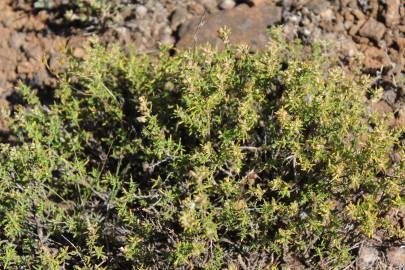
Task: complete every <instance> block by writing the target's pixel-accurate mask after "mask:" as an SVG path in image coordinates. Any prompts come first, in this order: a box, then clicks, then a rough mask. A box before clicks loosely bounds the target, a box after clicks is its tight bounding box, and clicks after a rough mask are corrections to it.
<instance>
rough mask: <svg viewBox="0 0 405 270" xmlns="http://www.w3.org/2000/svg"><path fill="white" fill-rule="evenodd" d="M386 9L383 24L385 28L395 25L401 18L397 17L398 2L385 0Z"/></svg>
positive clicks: (396, 0) (397, 0)
mask: <svg viewBox="0 0 405 270" xmlns="http://www.w3.org/2000/svg"><path fill="white" fill-rule="evenodd" d="M385 3H386V5H387V8H386V10H385V15H384V18H385V23H386V24H387V26H392V25H396V24H398V23H399V20H400V18H401V16H400V15H399V7H400V0H385Z"/></svg>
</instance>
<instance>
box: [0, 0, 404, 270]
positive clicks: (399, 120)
mask: <svg viewBox="0 0 405 270" xmlns="http://www.w3.org/2000/svg"><path fill="white" fill-rule="evenodd" d="M54 1H56V0H54ZM60 1H62V2H63V1H65V0H59V2H60ZM35 2H36V1H31V2H30V1H24V0H2V1H0V10H1V11H0V37H1V39H0V107H8V106H9V104H13V102H15V95H14V94H13V92H14V89H15V87H16V86H17V85H18V82H19V81H23V82H24V83H27V84H28V85H30V86H31V87H33V88H35V89H38V90H39V93H40V95H41V97H42V98H43V99H44V100H45V101H46V100H47V99H49V97H50V96H51V95H52V89H53V88H54V87H55V85H56V79H57V74H58V72H60V71H62V70H63V57H62V55H63V53H64V52H66V51H67V52H69V53H71V54H73V55H74V56H75V57H78V58H80V57H83V55H84V53H85V51H84V47H85V46H86V44H87V43H88V39H89V37H91V36H92V35H98V36H99V37H100V38H101V39H102V40H103V41H104V42H105V43H106V44H111V43H115V42H119V43H121V44H122V45H123V46H125V47H127V48H135V49H136V50H137V51H140V52H145V53H151V54H153V53H156V52H157V49H158V46H159V43H164V44H170V45H174V46H175V47H177V48H179V49H182V48H190V47H194V46H196V45H198V44H202V43H205V42H210V43H212V44H215V45H217V46H219V47H220V46H222V45H223V44H222V41H221V40H220V39H219V38H218V36H217V30H218V29H219V28H220V27H222V26H224V25H227V26H229V27H230V29H231V36H230V40H231V42H233V43H246V44H249V45H250V47H251V48H252V49H254V50H255V49H259V50H260V49H262V48H263V47H264V46H265V44H266V42H267V34H266V29H267V28H268V27H269V26H272V25H284V31H285V34H286V35H287V36H288V37H289V38H290V39H294V38H300V39H301V40H302V41H303V43H304V44H311V43H312V42H314V41H315V40H324V41H327V42H328V43H330V44H331V45H332V46H333V47H334V50H333V52H334V55H333V57H335V58H336V59H337V61H339V62H340V63H341V65H342V66H345V67H347V68H348V69H349V70H350V69H352V68H353V65H362V71H363V72H364V73H367V74H370V75H371V76H372V77H373V80H374V84H375V85H376V86H381V87H382V88H383V89H384V94H383V96H382V99H381V100H380V101H379V102H378V103H377V104H375V105H374V106H373V109H374V110H377V111H379V112H381V113H387V112H393V113H394V115H395V119H393V120H392V123H391V124H392V125H393V126H405V102H404V101H405V90H404V84H405V59H404V58H405V5H404V2H403V1H402V2H401V0H334V1H328V0H250V1H234V0H159V1H157V0H132V1H131V0H115V2H117V8H115V9H113V11H114V12H113V13H112V15H113V16H111V18H112V23H111V24H109V25H106V26H105V27H104V28H102V29H100V28H98V27H95V25H94V24H90V25H87V26H85V27H83V26H78V25H77V24H69V25H66V24H64V22H65V21H64V17H63V15H66V14H61V13H60V12H59V11H58V9H41V8H38V9H34V8H33V7H34V5H33V4H35ZM65 2H66V1H65ZM65 17H66V16H65ZM331 57H332V56H331ZM358 59H360V60H358ZM0 135H2V136H1V137H2V138H6V137H7V125H6V123H5V122H4V121H3V120H2V118H1V115H0ZM397 214H399V215H402V216H403V217H404V221H403V222H404V224H405V212H404V213H397ZM286 263H287V264H291V265H294V263H297V262H294V261H291V260H290V261H289V260H287V259H286ZM404 263H405V248H401V247H400V246H392V245H391V246H390V245H388V246H387V245H386V243H383V240H381V239H380V240H378V239H377V240H376V241H375V242H373V243H364V245H363V246H362V247H360V248H358V260H357V262H356V264H355V265H353V267H360V268H362V269H368V268H369V267H371V265H374V267H377V266H378V267H380V266H381V267H382V268H383V266H384V265H386V264H390V265H392V266H396V267H400V265H401V264H404Z"/></svg>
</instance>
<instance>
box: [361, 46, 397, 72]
mask: <svg viewBox="0 0 405 270" xmlns="http://www.w3.org/2000/svg"><path fill="white" fill-rule="evenodd" d="M364 55H365V56H366V57H365V58H364V66H365V68H366V69H368V70H370V71H373V70H374V71H375V70H380V69H381V68H382V67H386V66H389V65H390V64H391V60H390V59H389V57H388V56H387V54H386V53H385V52H384V51H383V50H382V49H378V48H376V47H368V46H367V49H366V50H365V51H364Z"/></svg>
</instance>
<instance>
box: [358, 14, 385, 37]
mask: <svg viewBox="0 0 405 270" xmlns="http://www.w3.org/2000/svg"><path fill="white" fill-rule="evenodd" d="M384 33H385V26H384V24H382V23H380V22H378V21H376V20H375V19H373V18H369V19H368V20H367V21H366V22H365V23H364V25H363V26H362V27H361V28H360V31H359V34H360V36H363V37H367V38H369V39H372V40H374V41H375V42H379V41H380V40H381V39H382V37H383V36H384Z"/></svg>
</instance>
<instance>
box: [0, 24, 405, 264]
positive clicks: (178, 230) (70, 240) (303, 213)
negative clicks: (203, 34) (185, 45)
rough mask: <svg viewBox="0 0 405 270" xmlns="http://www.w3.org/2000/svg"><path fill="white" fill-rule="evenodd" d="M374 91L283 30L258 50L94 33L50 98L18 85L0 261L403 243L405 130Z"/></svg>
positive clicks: (4, 154) (326, 257)
mask: <svg viewBox="0 0 405 270" xmlns="http://www.w3.org/2000/svg"><path fill="white" fill-rule="evenodd" d="M222 34H223V38H224V40H225V42H226V41H227V39H226V38H227V33H226V31H223V32H222ZM375 92H376V91H374V90H373V89H372V88H371V87H370V84H369V80H368V79H367V78H366V77H361V76H357V75H355V76H351V77H349V76H348V75H347V74H345V73H344V72H343V71H342V70H341V69H340V68H336V67H333V66H330V65H329V64H328V62H327V61H326V60H325V59H324V58H323V57H322V52H321V49H320V47H319V46H315V47H314V48H313V53H312V56H309V57H308V56H305V55H304V54H303V53H302V48H301V47H300V45H299V44H288V43H286V41H285V40H283V39H282V38H281V35H280V34H279V31H278V30H275V31H273V32H272V42H271V44H270V45H269V47H268V49H267V50H266V51H265V52H263V53H253V54H252V53H250V52H249V50H248V48H245V47H231V46H228V47H227V49H225V50H224V51H222V52H218V51H216V50H215V49H212V48H210V47H205V48H199V49H196V50H194V51H186V52H180V53H178V54H177V55H175V56H170V53H169V49H168V48H163V49H162V52H161V55H160V57H159V59H158V60H156V59H149V58H148V57H147V56H144V55H125V54H123V53H122V52H121V51H120V50H119V49H118V48H114V49H112V50H109V51H107V50H105V49H104V48H102V47H101V46H99V45H98V44H97V43H94V45H93V48H92V49H91V50H90V51H88V53H87V55H86V58H85V59H84V61H83V62H76V61H74V60H72V62H71V67H70V69H69V71H68V72H67V73H66V74H65V75H64V78H61V80H60V86H59V89H58V90H57V92H56V93H55V97H54V102H53V104H51V105H43V104H41V102H40V100H39V99H38V97H37V96H36V94H35V92H33V91H31V90H30V89H28V88H27V87H24V86H21V93H22V94H23V95H24V98H25V100H26V101H27V103H28V105H29V106H28V107H22V106H21V107H20V108H18V111H17V112H16V114H15V115H13V116H12V117H11V118H10V121H11V122H12V126H13V131H14V133H15V134H16V135H17V137H18V142H17V143H16V145H13V146H11V145H2V146H1V153H0V179H1V182H0V201H1V202H2V203H1V205H0V258H1V261H0V265H1V267H2V268H4V269H20V268H21V267H26V268H33V269H60V268H62V269H63V268H69V269H72V268H74V269H118V268H122V269H127V268H130V267H132V268H133V269H146V268H150V269H152V268H153V269H173V268H182V269H185V268H187V269H188V268H193V267H194V268H204V269H221V268H229V269H236V267H237V266H241V267H250V268H251V269H254V268H255V267H256V268H258V269H260V268H264V267H265V266H266V267H268V268H274V269H276V268H277V267H279V266H280V264H281V263H282V261H283V260H284V259H285V257H286V256H289V255H294V256H296V257H297V258H298V259H299V260H300V261H301V262H302V263H303V264H305V265H306V266H307V267H314V268H319V267H326V268H338V267H343V266H347V265H349V264H350V263H351V261H352V260H353V258H352V255H353V250H354V249H356V248H357V247H358V245H357V244H358V243H359V242H360V241H361V240H363V239H366V238H371V237H373V236H374V235H376V234H378V235H379V236H383V237H385V239H390V240H391V241H394V242H395V241H404V240H405V230H404V228H403V227H401V226H403V224H401V223H399V222H396V221H395V220H393V219H389V217H388V216H387V215H386V213H387V212H388V211H390V210H392V209H396V208H399V207H401V206H403V205H404V193H403V189H404V179H405V178H404V163H403V156H404V148H403V145H401V144H400V142H399V139H400V136H401V132H403V131H401V130H390V129H388V128H387V125H386V124H385V122H384V119H382V118H381V117H380V116H378V115H376V114H375V113H373V112H371V111H370V110H368V109H367V106H366V105H367V103H368V102H369V101H367V100H366V98H365V97H366V95H369V96H371V97H373V98H378V96H374V93H375ZM123 267H124V268H123Z"/></svg>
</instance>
